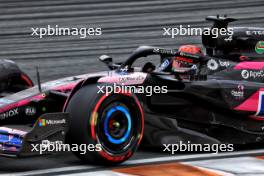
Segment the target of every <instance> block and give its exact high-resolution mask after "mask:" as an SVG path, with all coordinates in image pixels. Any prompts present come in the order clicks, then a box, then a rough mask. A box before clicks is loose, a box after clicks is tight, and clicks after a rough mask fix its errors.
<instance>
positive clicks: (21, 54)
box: [0, 0, 264, 175]
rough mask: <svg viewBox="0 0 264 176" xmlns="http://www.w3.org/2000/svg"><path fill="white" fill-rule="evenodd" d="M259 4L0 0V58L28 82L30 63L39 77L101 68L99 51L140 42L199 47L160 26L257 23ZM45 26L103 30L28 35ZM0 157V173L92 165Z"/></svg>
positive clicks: (122, 54)
mask: <svg viewBox="0 0 264 176" xmlns="http://www.w3.org/2000/svg"><path fill="white" fill-rule="evenodd" d="M263 10H264V1H263V0H250V1H249V0H232V1H231V0H222V1H213V0H133V1H125V0H124V1H121V0H96V1H94V0H93V1H91V0H45V1H44V0H43V1H34V0H0V59H12V60H14V61H16V62H17V63H18V64H19V66H20V67H21V68H22V69H23V70H24V71H25V72H26V73H28V74H29V75H30V76H31V77H32V78H33V80H34V81H35V78H36V76H35V67H36V66H39V67H40V74H41V80H42V82H44V81H48V80H52V79H56V78H61V77H65V76H71V75H78V74H83V73H88V72H94V71H100V70H105V69H106V67H105V66H104V65H103V64H102V63H100V62H99V61H97V58H98V57H99V56H100V55H102V54H108V55H111V56H113V58H114V60H116V61H122V60H125V59H126V58H127V57H128V55H129V54H130V53H131V52H132V51H133V50H134V49H135V48H137V47H138V46H140V45H154V46H160V47H165V48H177V47H178V46H179V45H181V44H187V43H188V44H190V43H191V44H199V45H200V44H201V41H200V37H199V36H179V37H177V38H174V39H171V38H169V37H168V36H162V33H163V30H162V28H163V27H178V26H179V25H180V24H182V25H188V24H190V25H191V26H200V27H204V26H208V25H209V24H210V23H208V22H206V21H205V20H204V18H205V17H206V16H208V15H216V14H221V15H223V14H227V15H228V16H230V17H234V18H238V19H240V20H239V21H238V22H235V23H233V24H234V25H238V26H259V27H261V26H262V27H263V24H264V14H263ZM47 25H53V26H55V25H59V26H61V27H78V28H81V27H101V28H102V35H101V36H96V37H87V38H85V39H80V38H79V37H78V36H52V37H51V36H49V37H44V38H42V39H40V38H38V37H36V36H31V33H32V30H31V28H32V27H33V28H36V27H46V26H47ZM163 156H167V155H165V154H162V153H155V152H154V153H153V152H147V151H143V152H142V151H141V152H138V153H137V154H136V155H135V157H134V158H132V160H133V159H135V160H141V159H146V158H147V159H148V158H150V159H151V158H156V157H163ZM0 163H1V164H0V173H1V174H4V173H10V172H13V173H17V172H22V173H23V172H29V171H35V172H37V171H39V170H46V169H53V168H64V170H66V171H67V169H65V167H67V168H68V171H67V172H69V173H71V172H72V171H71V169H73V168H76V167H77V168H78V167H80V169H82V167H90V166H83V165H82V164H81V163H80V161H79V160H78V159H77V158H75V157H74V156H73V155H72V154H70V153H66V154H58V155H52V156H46V157H35V158H29V159H21V160H14V159H6V158H0ZM71 167H73V168H71ZM91 168H92V170H93V169H94V168H93V166H91ZM84 169H87V168H84ZM88 170H89V169H88ZM57 171H58V170H57ZM54 172H55V171H54ZM77 172H78V171H77ZM37 173H38V174H41V173H42V172H41V171H39V172H37ZM37 173H34V172H33V173H31V174H33V175H35V174H37ZM43 173H45V172H43ZM55 173H56V172H55ZM29 174H30V173H29ZM46 174H47V173H46ZM65 174H66V173H65Z"/></svg>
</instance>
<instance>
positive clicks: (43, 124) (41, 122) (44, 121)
mask: <svg viewBox="0 0 264 176" xmlns="http://www.w3.org/2000/svg"><path fill="white" fill-rule="evenodd" d="M38 125H39V126H46V119H39V122H38Z"/></svg>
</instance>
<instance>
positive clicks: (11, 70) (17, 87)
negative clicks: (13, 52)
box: [0, 59, 33, 97]
mask: <svg viewBox="0 0 264 176" xmlns="http://www.w3.org/2000/svg"><path fill="white" fill-rule="evenodd" d="M32 86H33V82H32V80H31V79H30V78H29V76H28V75H27V74H25V73H24V72H22V71H21V70H20V68H19V67H18V66H17V64H16V63H15V62H13V61H11V60H5V59H0V97H1V94H3V93H15V92H18V91H21V90H24V89H27V88H30V87H32Z"/></svg>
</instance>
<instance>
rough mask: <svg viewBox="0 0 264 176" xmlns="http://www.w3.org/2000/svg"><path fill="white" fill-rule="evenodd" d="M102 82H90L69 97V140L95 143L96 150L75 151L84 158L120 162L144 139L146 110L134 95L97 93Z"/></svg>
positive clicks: (74, 142) (94, 161) (108, 162)
mask: <svg viewBox="0 0 264 176" xmlns="http://www.w3.org/2000/svg"><path fill="white" fill-rule="evenodd" d="M100 85H101V84H97V85H95V84H93V85H87V86H85V87H83V88H81V89H80V90H79V91H77V92H76V93H75V94H74V95H73V96H72V98H71V99H70V101H69V104H68V106H67V108H66V112H68V113H69V114H70V117H71V119H70V130H69V134H68V137H69V138H68V140H70V142H71V144H77V145H79V146H80V145H84V144H85V145H87V146H89V145H90V146H91V144H93V146H94V147H95V148H94V150H93V151H92V150H91V151H87V152H85V153H84V152H82V151H78V152H76V151H75V152H74V153H75V154H76V155H77V156H78V157H79V158H81V159H82V160H83V161H88V162H90V163H94V164H107V165H108V164H117V163H121V162H123V161H125V160H127V159H129V158H130V157H131V156H132V155H133V153H134V152H135V151H136V149H137V148H138V146H139V144H140V142H141V139H142V135H143V128H144V117H143V111H142V108H141V106H140V103H139V101H138V99H137V98H136V97H135V95H133V94H130V93H122V92H120V93H118V94H109V95H107V96H106V95H105V94H102V93H97V92H98V90H99V88H98V86H100ZM108 86H110V85H108Z"/></svg>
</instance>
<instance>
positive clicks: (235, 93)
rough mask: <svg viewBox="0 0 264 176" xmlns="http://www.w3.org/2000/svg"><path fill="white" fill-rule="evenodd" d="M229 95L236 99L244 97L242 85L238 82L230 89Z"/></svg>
mask: <svg viewBox="0 0 264 176" xmlns="http://www.w3.org/2000/svg"><path fill="white" fill-rule="evenodd" d="M231 95H232V96H233V97H235V98H236V99H243V98H244V85H242V84H239V85H238V86H237V88H236V89H234V90H231Z"/></svg>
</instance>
